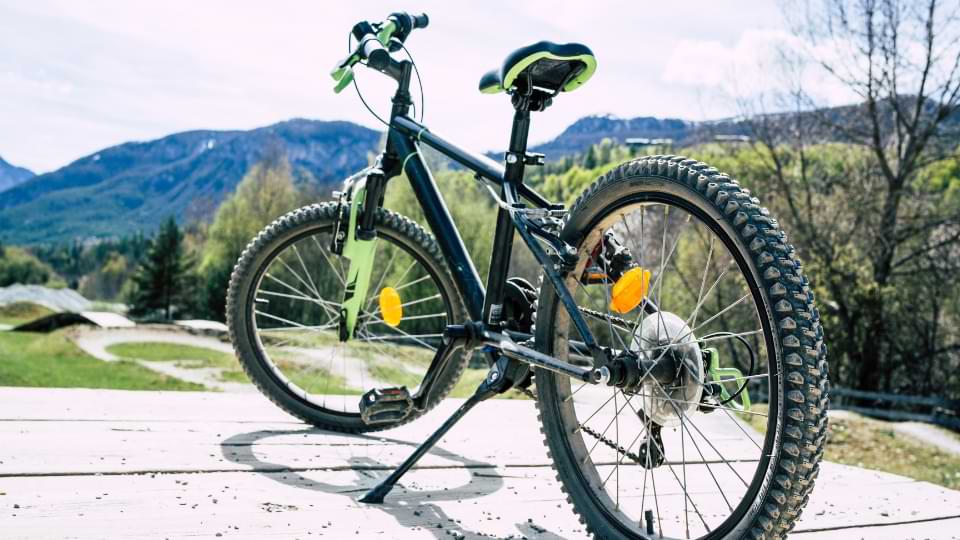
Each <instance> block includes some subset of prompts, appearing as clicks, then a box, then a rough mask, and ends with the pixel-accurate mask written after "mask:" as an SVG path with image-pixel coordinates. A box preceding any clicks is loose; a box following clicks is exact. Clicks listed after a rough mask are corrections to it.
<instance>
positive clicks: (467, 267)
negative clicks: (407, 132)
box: [393, 137, 484, 321]
mask: <svg viewBox="0 0 960 540" xmlns="http://www.w3.org/2000/svg"><path fill="white" fill-rule="evenodd" d="M393 143H394V146H395V150H396V152H397V154H398V155H401V156H404V159H403V164H404V165H403V169H404V172H406V173H407V177H408V178H409V179H410V186H411V187H413V191H414V193H415V194H416V195H417V200H419V201H420V206H421V207H423V213H424V215H425V216H426V217H427V222H428V223H429V224H430V230H432V231H433V235H434V236H435V237H436V238H437V243H438V244H440V250H441V251H443V255H444V256H445V257H446V259H447V263H448V264H449V265H450V270H451V271H452V272H453V279H454V281H456V283H457V287H458V288H459V289H460V293H461V294H462V295H463V300H464V302H466V304H467V311H469V312H470V318H472V319H473V320H475V321H479V320H481V318H482V316H481V312H482V311H483V298H484V290H483V284H482V283H481V281H480V274H478V273H477V268H476V267H475V266H474V265H473V260H472V259H470V255H469V254H468V253H467V248H466V246H465V245H464V244H463V238H461V237H460V233H459V231H457V227H456V225H454V223H453V218H451V217H450V211H449V210H447V205H446V203H444V202H443V198H442V197H441V196H440V191H439V190H438V189H437V183H436V182H434V180H433V176H432V175H431V174H430V170H429V169H427V167H426V165H424V163H423V160H422V159H421V158H420V149H419V148H418V147H417V146H416V145H414V143H413V142H412V141H410V140H409V139H408V138H407V137H395V138H394V141H393Z"/></svg>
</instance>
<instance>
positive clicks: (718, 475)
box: [535, 156, 827, 538]
mask: <svg viewBox="0 0 960 540" xmlns="http://www.w3.org/2000/svg"><path fill="white" fill-rule="evenodd" d="M607 234H612V235H614V236H615V237H616V238H618V239H619V241H620V242H621V243H622V244H624V245H626V247H627V248H628V249H629V250H630V252H631V253H632V256H633V259H634V262H635V263H638V264H639V265H640V266H641V267H642V268H645V269H647V270H650V271H651V272H652V275H653V277H652V279H651V281H650V283H651V287H650V290H649V293H648V297H649V298H650V299H651V300H652V301H653V302H654V304H655V305H656V306H658V307H659V311H658V312H656V313H653V314H647V315H644V314H643V312H642V311H643V310H642V309H640V308H635V309H633V310H632V311H630V312H628V313H626V314H623V313H619V312H616V311H613V310H612V309H611V284H610V280H601V281H600V282H594V284H588V283H589V281H586V282H585V281H584V280H583V279H582V278H581V277H578V276H577V274H578V272H582V269H583V268H591V267H592V268H598V267H599V268H600V270H601V271H602V272H603V273H607V272H609V269H607V268H606V267H605V266H606V265H607V264H608V261H609V258H605V257H604V253H603V251H604V249H605V248H604V240H603V239H604V238H605V235H607ZM563 235H564V238H565V240H566V241H567V242H569V243H571V244H572V245H575V246H577V247H578V249H579V252H580V253H581V266H579V267H578V272H574V273H572V274H571V275H570V276H568V277H567V280H566V283H567V286H568V288H569V290H570V292H571V293H572V294H573V295H574V299H575V300H576V302H577V305H578V306H579V307H580V308H581V312H582V313H584V314H585V315H586V317H587V320H588V323H589V325H590V327H591V333H592V334H593V335H594V337H595V338H596V339H597V340H598V341H599V342H600V344H601V345H602V346H605V347H609V348H611V349H613V350H620V351H624V350H630V351H633V352H634V353H636V354H638V355H649V356H648V358H651V359H655V360H656V362H657V363H658V364H659V363H660V362H663V361H665V360H663V359H664V358H669V357H673V358H680V360H679V361H677V364H676V366H677V367H676V368H672V369H675V373H674V372H673V371H670V372H668V373H667V376H666V377H667V378H668V379H669V378H670V377H673V379H672V382H669V383H668V382H660V381H658V380H657V379H654V378H653V377H648V378H644V380H643V382H642V383H640V384H635V385H634V386H632V387H611V386H600V385H597V386H594V385H589V384H583V383H577V382H572V381H571V380H570V379H569V378H568V377H564V376H560V375H556V374H554V373H551V372H547V371H545V370H538V371H537V372H536V376H535V377H536V388H537V402H538V407H539V410H540V417H541V421H542V423H543V431H544V434H545V439H546V444H547V447H548V448H549V450H550V452H551V455H552V457H553V460H554V464H555V467H556V469H557V473H558V477H559V479H560V481H561V484H562V486H563V488H564V490H565V491H566V492H567V493H568V495H569V498H570V500H571V502H572V503H573V505H574V508H575V510H576V511H577V513H578V514H579V515H580V517H581V520H582V521H583V522H584V523H585V524H586V525H587V527H588V528H589V529H590V530H591V531H592V532H593V533H594V534H595V535H597V536H598V537H601V538H647V537H656V538H660V537H666V538H741V537H747V538H775V537H780V536H783V535H785V534H786V532H788V531H789V530H790V529H791V528H792V527H793V525H794V523H795V521H796V519H797V518H798V517H799V514H800V511H801V509H802V508H803V506H804V505H805V504H806V501H807V496H808V494H809V493H810V490H811V489H812V487H813V480H814V478H815V477H816V475H817V470H818V463H819V461H820V457H821V455H822V452H823V442H824V434H825V429H826V405H827V397H826V392H827V379H826V376H827V366H826V348H825V346H824V345H823V340H822V329H821V327H820V323H819V320H818V314H817V311H816V309H815V308H814V306H813V294H812V293H811V292H810V290H809V287H808V286H807V282H806V279H805V278H804V277H803V274H802V273H801V271H800V263H799V261H798V260H797V258H796V257H795V255H794V250H793V248H792V246H790V245H789V244H787V243H786V235H785V234H783V232H782V231H780V230H779V227H778V224H777V222H776V220H774V219H772V218H771V217H769V215H768V212H767V211H766V209H764V208H761V207H760V206H759V203H758V201H757V200H756V199H755V198H752V197H751V196H750V194H749V192H748V191H747V190H744V189H742V188H741V187H740V186H739V185H738V184H737V183H736V182H735V181H733V180H731V179H730V178H729V177H727V176H725V175H722V174H720V173H719V172H718V171H717V170H716V169H712V168H709V167H708V166H707V165H705V164H703V163H699V162H696V161H694V160H688V159H685V158H682V157H677V156H652V157H648V158H642V159H638V160H635V161H632V162H630V163H627V164H624V165H622V166H620V167H618V168H617V169H615V170H613V171H611V172H610V173H608V174H607V175H606V176H604V177H603V178H601V179H600V180H598V181H597V182H596V183H595V184H594V185H593V186H591V187H590V188H589V189H588V190H587V191H586V192H585V193H584V194H583V195H582V196H581V197H580V199H579V200H578V201H577V203H576V204H575V205H574V207H573V208H572V209H571V213H570V218H569V221H568V223H567V226H566V227H565V229H564V233H563ZM582 275H584V274H583V273H580V276H582ZM539 302H540V303H539V306H538V309H537V328H536V341H537V344H538V347H539V348H540V349H541V350H542V351H543V352H545V353H548V354H552V355H555V356H558V357H560V358H564V357H565V356H569V351H570V341H574V340H576V341H579V340H581V339H582V336H580V335H578V334H577V331H576V329H575V328H574V327H573V325H571V324H570V321H569V317H568V316H567V314H566V312H565V310H564V309H563V306H562V305H561V304H560V303H559V301H558V297H557V295H556V292H555V291H554V290H553V289H552V288H551V287H550V286H549V284H545V285H544V288H543V290H542V291H541V295H540V301H539ZM661 331H662V332H663V335H661V334H660V332H661ZM709 349H713V350H714V351H715V352H713V353H708V352H706V351H708V350H709ZM690 350H694V351H695V352H693V353H691V354H692V356H684V355H686V354H687V353H688V352H689V351H690ZM711 354H715V355H716V357H717V358H719V359H720V360H719V364H720V365H722V366H724V367H727V368H737V369H739V371H740V372H741V374H742V375H741V377H735V378H733V379H722V381H724V382H721V385H723V386H726V388H727V393H726V394H723V397H721V393H720V392H719V390H720V389H719V387H717V386H712V385H710V384H709V380H710V375H709V374H708V370H709V368H710V366H709V365H708V362H707V361H706V359H707V358H711V357H713V356H711ZM694 357H695V358H696V360H697V361H696V362H693V361H692V360H691V358H694ZM701 359H702V360H704V362H703V364H700V360H701ZM693 363H696V364H697V365H696V366H694V365H692V364H693ZM703 383H707V384H706V385H705V384H703ZM740 386H743V389H742V390H743V391H742V392H740V393H739V394H738V393H737V390H738V389H740V388H739V387H740ZM745 395H748V396H752V397H753V401H754V404H753V406H752V407H749V408H747V407H746V405H747V402H746V400H745V399H744V396H745ZM728 398H729V399H728ZM757 402H760V403H757ZM661 457H662V458H663V459H662V460H661ZM661 461H662V463H661Z"/></svg>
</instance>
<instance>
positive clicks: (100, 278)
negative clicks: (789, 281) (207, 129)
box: [80, 252, 133, 300]
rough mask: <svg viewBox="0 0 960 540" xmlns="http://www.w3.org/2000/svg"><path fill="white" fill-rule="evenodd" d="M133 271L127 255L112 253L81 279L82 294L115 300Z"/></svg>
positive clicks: (88, 296) (94, 297)
mask: <svg viewBox="0 0 960 540" xmlns="http://www.w3.org/2000/svg"><path fill="white" fill-rule="evenodd" d="M132 272H133V270H132V268H131V265H130V263H129V262H128V261H127V258H126V257H124V256H123V255H121V254H119V253H116V252H113V253H110V255H109V256H108V258H107V260H106V261H105V262H104V263H103V266H101V267H100V268H98V269H97V270H96V271H94V272H92V273H90V274H87V275H85V276H84V277H83V278H82V279H81V280H80V294H82V295H83V296H85V297H87V298H92V299H100V300H115V299H117V298H119V297H120V295H121V291H122V290H123V286H124V284H125V283H126V282H127V280H128V279H129V278H130V277H131V274H132Z"/></svg>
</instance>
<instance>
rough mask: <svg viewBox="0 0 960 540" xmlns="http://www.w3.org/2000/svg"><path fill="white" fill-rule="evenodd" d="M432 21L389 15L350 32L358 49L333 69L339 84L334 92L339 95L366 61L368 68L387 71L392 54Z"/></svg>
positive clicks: (424, 17) (402, 14) (334, 78)
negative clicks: (355, 67) (354, 72)
mask: <svg viewBox="0 0 960 540" xmlns="http://www.w3.org/2000/svg"><path fill="white" fill-rule="evenodd" d="M428 24H430V18H429V17H427V14H426V13H421V14H420V15H410V14H409V13H405V12H397V13H392V14H390V16H389V17H387V19H386V20H384V21H383V22H379V23H372V24H371V23H369V22H367V21H363V22H359V23H357V24H356V25H354V27H353V30H351V33H352V34H353V37H354V38H355V39H356V40H357V46H356V47H355V48H354V50H353V52H352V53H350V56H348V57H346V58H344V59H343V60H341V61H340V62H338V63H337V65H336V66H335V67H334V68H333V71H331V72H330V76H331V77H333V80H334V81H336V84H335V85H334V88H333V91H334V92H336V93H338V94H339V93H340V91H341V90H343V89H344V88H346V87H347V85H349V84H350V82H351V81H352V80H353V66H354V65H356V64H357V63H360V62H362V61H364V60H366V63H367V65H368V66H370V67H372V68H374V69H376V70H377V71H384V70H385V69H387V68H388V67H389V66H390V63H391V62H392V58H391V57H390V53H391V52H396V51H398V50H400V49H401V47H402V45H403V43H404V41H406V39H407V38H408V37H409V36H410V33H411V32H412V31H413V30H414V29H418V28H426V27H427V25H428Z"/></svg>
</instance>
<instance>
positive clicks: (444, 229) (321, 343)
mask: <svg viewBox="0 0 960 540" xmlns="http://www.w3.org/2000/svg"><path fill="white" fill-rule="evenodd" d="M427 23H428V19H427V16H426V15H419V16H411V15H408V14H405V13H394V14H392V15H391V16H390V17H389V18H387V19H386V20H385V21H383V22H380V23H370V22H361V23H358V24H357V25H356V26H355V27H354V28H353V29H352V32H351V33H352V36H353V38H355V39H356V42H357V43H356V46H355V47H353V48H352V49H351V53H350V55H349V56H348V57H347V58H345V59H344V60H343V61H341V62H340V63H338V64H337V67H336V69H335V70H334V71H333V73H332V75H333V78H334V80H335V83H336V85H335V91H337V92H339V91H341V90H342V89H344V88H345V87H346V86H347V85H348V84H350V82H351V81H352V80H353V69H354V68H355V67H356V66H358V65H363V66H366V67H368V68H372V69H373V70H375V71H378V72H380V73H382V74H385V75H387V76H389V77H390V78H392V79H394V80H395V81H396V82H397V90H396V93H395V95H394V96H393V107H392V112H391V115H390V119H389V122H387V123H388V125H389V130H388V135H387V140H386V145H385V149H384V150H383V152H382V153H381V154H380V155H379V157H377V159H376V161H375V163H374V165H372V166H371V167H369V168H367V169H365V170H363V171H360V172H359V173H357V174H356V175H354V176H352V177H350V178H348V179H347V180H346V181H345V182H344V188H343V190H342V191H341V192H339V193H336V192H335V200H334V201H332V202H326V203H322V204H315V205H311V206H306V207H304V208H300V209H298V210H296V211H294V212H291V213H289V214H287V215H285V216H283V217H281V218H279V219H277V220H276V221H275V222H274V223H272V224H271V225H269V226H268V227H267V228H266V229H264V230H263V231H262V232H261V233H260V234H259V235H258V236H257V237H256V238H255V239H254V240H253V241H252V242H251V243H250V245H249V246H248V247H247V249H246V250H245V251H244V253H243V255H242V256H241V257H240V259H239V261H238V263H237V266H236V267H235V269H234V272H233V275H232V279H231V282H230V287H229V291H228V311H227V315H228V324H229V327H230V337H231V340H232V341H233V344H234V347H235V349H236V352H237V355H238V357H239V359H240V362H241V364H242V365H243V368H244V369H245V371H246V373H247V374H248V375H249V376H250V379H251V380H252V381H253V382H254V383H255V384H256V385H257V386H258V388H259V389H260V390H261V391H262V392H263V393H264V394H266V395H267V397H269V398H270V399H271V400H273V401H274V402H275V403H276V404H277V405H279V406H280V407H281V408H283V409H284V410H286V411H287V412H289V413H291V414H293V415H294V416H297V417H299V418H301V419H303V420H304V421H306V422H309V423H311V424H313V425H315V426H317V427H320V428H324V429H328V430H336V431H342V432H350V433H359V432H368V431H376V430H381V429H386V428H391V427H395V426H398V425H400V424H403V423H406V422H410V421H412V420H414V419H416V418H418V417H419V416H421V415H422V414H423V413H424V412H426V411H427V410H429V409H430V408H431V407H433V406H434V405H436V404H437V403H438V402H440V401H441V400H442V399H444V398H445V397H446V396H447V394H448V393H449V392H450V391H451V388H453V387H454V385H455V384H456V382H457V380H458V379H459V378H460V376H461V375H462V373H464V370H465V368H466V366H467V363H468V361H469V357H470V355H471V354H473V353H477V354H479V355H481V356H482V357H483V358H485V360H486V363H487V369H488V371H487V373H486V375H485V376H484V377H483V379H482V382H481V383H479V386H478V387H477V388H476V390H475V392H474V393H473V394H472V396H471V397H469V399H467V400H466V401H465V402H464V403H463V404H462V405H461V406H460V407H459V408H458V409H457V410H456V412H455V413H454V414H453V415H452V416H451V417H450V418H449V419H447V420H446V421H445V422H444V424H443V425H442V426H441V427H440V428H439V429H438V430H437V431H436V432H435V433H434V434H433V435H432V436H431V437H430V438H429V439H427V440H426V441H424V443H423V444H422V445H420V446H419V447H418V448H417V450H416V451H415V452H414V453H413V454H412V455H411V456H410V457H409V458H408V459H407V460H406V461H405V462H404V463H403V464H402V465H400V466H399V467H398V468H397V469H396V470H395V471H394V472H393V473H392V474H391V475H390V476H389V477H387V478H386V479H385V480H383V481H382V482H381V483H380V484H379V485H378V486H376V487H375V488H373V489H372V490H370V491H369V492H368V493H367V494H366V495H365V496H364V497H363V498H361V501H362V502H366V503H379V502H382V501H383V499H384V497H385V496H386V495H387V494H388V493H389V491H390V490H391V488H392V487H393V486H394V485H395V483H396V482H397V481H398V480H399V479H400V477H401V476H402V475H403V474H404V473H406V472H407V471H408V470H409V469H410V467H412V466H413V464H414V463H416V461H417V460H418V459H419V458H420V457H421V456H423V455H424V454H425V453H426V452H427V451H428V450H429V449H430V448H431V447H432V446H433V445H434V444H435V443H436V442H437V441H438V440H439V439H440V437H442V436H443V435H444V434H445V433H446V432H447V431H448V430H449V429H450V428H452V427H453V425H454V424H456V422H457V421H458V420H459V419H460V418H462V417H463V415H465V414H467V412H468V411H469V410H470V409H471V408H473V407H474V406H475V405H477V404H478V403H480V402H482V401H484V400H486V399H489V398H491V397H493V396H495V395H498V394H501V393H503V392H506V391H507V390H510V389H523V390H525V391H526V392H527V393H529V394H530V395H531V396H532V397H533V398H534V399H535V402H536V405H537V407H538V410H539V418H540V421H541V423H542V432H543V434H544V439H545V444H546V446H547V448H548V450H549V451H550V455H551V457H552V459H553V462H554V463H553V465H554V467H555V469H556V471H557V475H558V478H559V480H560V484H561V487H562V488H563V489H564V491H565V492H566V493H567V494H568V496H569V500H570V502H571V503H572V504H573V507H574V509H575V511H576V512H577V513H578V514H579V516H580V518H581V520H582V521H583V522H584V523H585V524H586V526H587V528H588V530H589V531H591V532H592V533H593V534H595V535H597V536H599V537H611V538H652V537H657V538H660V537H686V538H690V537H691V535H694V536H696V537H701V536H702V537H705V538H729V537H749V538H774V537H781V536H784V535H786V533H788V532H789V531H790V530H791V529H792V528H793V526H794V524H795V523H796V520H797V518H798V517H799V515H800V512H801V510H802V508H803V506H804V505H805V504H806V502H807V499H808V496H809V493H810V491H811V490H812V488H813V484H814V479H815V478H816V476H817V472H818V464H819V461H820V459H821V456H822V454H823V445H824V437H825V430H826V408H827V401H828V397H827V390H828V382H827V363H826V346H825V345H824V344H823V330H822V328H821V325H820V323H819V314H818V312H817V309H816V307H814V295H813V292H812V291H811V290H810V287H809V283H808V281H807V278H806V277H805V276H804V275H803V272H802V270H801V264H800V261H799V259H798V257H797V256H796V253H795V250H794V248H793V247H792V246H791V245H790V244H789V243H788V242H787V238H786V235H785V233H784V232H783V231H782V230H781V228H780V226H779V224H778V222H777V221H776V220H775V219H774V218H773V217H771V216H770V215H769V212H768V211H767V210H766V209H765V208H763V207H762V206H760V202H759V200H758V199H757V198H756V197H754V196H752V195H751V193H750V192H749V191H748V190H747V189H744V188H743V187H742V186H741V185H740V184H739V182H737V181H736V180H734V179H732V178H730V177H729V176H727V175H725V174H723V173H721V172H719V171H718V170H717V169H714V168H711V167H709V166H708V165H706V164H704V163H701V162H699V161H696V160H693V159H687V158H684V157H682V156H672V155H653V156H646V157H642V158H637V159H633V160H631V161H629V162H627V163H624V164H622V165H620V166H618V167H615V168H613V169H612V170H611V171H610V172H608V173H607V174H605V175H603V176H602V177H601V178H599V179H598V180H597V181H596V182H595V183H594V184H593V185H591V186H590V187H589V188H587V189H586V190H585V191H584V192H583V193H582V194H581V195H580V197H579V198H578V199H577V200H576V202H575V203H574V204H573V205H572V206H571V207H570V208H566V207H565V206H564V205H561V204H555V203H553V202H551V201H549V200H548V199H547V198H546V197H544V196H543V195H541V194H540V193H539V192H537V191H536V190H535V189H533V188H531V187H530V186H528V185H527V184H525V183H524V173H525V170H526V168H527V167H535V166H540V165H542V164H543V160H544V157H543V156H542V155H538V154H534V153H531V152H528V151H527V134H528V129H529V125H530V118H531V113H532V112H540V111H543V110H545V109H547V108H548V107H549V106H551V104H552V103H553V100H554V99H556V98H557V97H558V96H559V95H560V94H562V93H564V92H570V91H573V90H576V89H577V88H578V87H579V86H581V85H583V84H584V83H585V82H587V80H588V79H590V78H591V76H592V75H593V73H594V70H595V68H596V60H595V58H594V56H593V54H592V52H591V51H590V49H589V48H588V47H586V46H584V45H581V44H575V43H573V44H563V45H558V44H555V43H551V42H546V41H542V42H539V43H535V44H533V45H530V46H527V47H523V48H521V49H518V50H517V51H515V52H513V53H512V54H510V55H509V56H508V57H507V59H506V60H505V61H504V63H503V65H502V67H501V68H500V69H498V70H493V71H490V72H488V73H487V74H485V75H484V76H483V77H482V79H481V82H480V90H481V91H482V92H483V93H487V94H499V93H504V94H507V95H509V96H510V100H511V103H512V105H513V108H514V111H515V112H514V118H513V125H512V130H511V135H510V141H509V146H508V150H507V152H506V153H505V156H504V164H503V165H501V164H499V163H496V162H494V161H492V160H490V159H487V158H485V157H483V156H480V155H476V154H473V153H470V152H467V151H465V150H461V149H460V148H458V147H456V146H455V145H453V144H452V143H450V142H447V141H446V140H444V139H443V138H441V137H440V136H438V135H436V134H434V133H433V132H432V131H430V130H429V129H428V128H427V127H426V126H424V125H422V124H421V123H419V122H417V121H415V120H414V119H413V118H412V117H411V115H410V109H411V107H412V106H413V102H412V98H411V94H410V85H411V77H412V75H413V74H414V73H415V64H414V63H413V59H412V57H410V58H409V60H407V59H401V60H397V59H395V58H394V53H396V52H398V51H400V50H401V49H403V50H406V48H405V46H404V42H405V41H406V39H407V38H408V37H409V36H410V34H411V33H412V32H413V30H415V29H420V28H425V27H426V26H427ZM408 54H409V53H408ZM417 77H418V80H419V75H418V74H417ZM358 94H359V90H358ZM421 95H422V87H421ZM361 98H362V96H361ZM364 103H365V102H364ZM421 110H422V105H421ZM371 112H372V111H371ZM420 145H426V146H428V147H430V148H433V149H434V150H436V151H438V152H439V153H440V154H443V155H444V156H446V157H448V158H450V159H451V160H453V161H454V162H456V163H458V164H459V165H460V166H462V167H463V168H465V169H467V170H469V171H472V172H473V173H474V174H475V176H476V179H477V180H478V181H479V182H480V183H481V184H483V185H484V186H485V187H486V188H487V189H488V191H489V192H490V194H491V197H492V199H493V201H494V202H495V204H496V212H497V217H496V226H495V231H494V237H493V246H494V249H493V253H492V254H491V259H490V270H489V274H488V277H487V279H486V284H485V286H484V284H483V282H482V281H481V278H480V276H479V274H478V272H477V270H476V268H475V266H474V263H473V261H472V260H471V258H470V256H469V254H468V251H467V249H466V247H465V245H464V242H463V240H462V238H461V235H460V233H459V231H458V229H457V227H456V226H455V224H454V222H453V220H452V218H451V215H450V212H449V211H448V209H447V207H446V205H445V203H444V200H443V198H442V197H441V195H440V193H439V191H438V187H437V185H436V183H435V181H434V179H433V177H432V176H431V173H430V171H429V169H428V168H427V165H426V164H425V163H424V160H423V157H422V155H421V153H420ZM401 173H405V174H406V176H407V178H408V179H409V181H410V185H411V187H412V189H413V192H414V194H415V196H416V199H417V201H418V203H419V205H420V207H421V208H422V210H423V215H424V218H425V220H426V222H427V224H428V225H429V228H430V230H431V231H432V233H433V234H430V233H428V232H427V231H426V230H424V229H423V228H422V227H421V226H420V225H418V224H417V223H415V222H413V221H412V220H410V219H408V218H406V217H404V216H401V215H399V214H396V213H394V212H391V211H389V210H387V209H384V208H383V204H384V193H385V187H386V185H387V182H388V180H390V179H392V178H395V177H397V176H399V175H401ZM515 232H516V234H518V235H519V237H520V238H521V239H522V241H523V243H524V244H525V245H526V246H527V247H528V248H529V250H530V252H531V253H532V255H533V257H534V259H535V260H536V261H537V263H538V266H539V268H540V272H541V275H542V282H541V283H540V285H539V286H537V287H535V286H533V285H531V284H530V283H529V282H528V281H526V280H523V279H520V278H517V277H516V276H513V277H511V276H509V264H510V261H511V256H512V253H511V250H512V246H513V239H514V233H515ZM336 359H339V362H340V363H338V364H337V365H334V360H336ZM721 364H722V365H723V366H724V367H721ZM531 385H532V386H531ZM410 388H414V390H410ZM530 388H533V389H534V390H532V391H531V390H530ZM751 395H753V399H751V397H750V396H751ZM358 397H359V399H358ZM758 398H759V401H761V402H765V403H759V404H758V403H757V402H758ZM354 403H356V404H355V405H354ZM627 407H629V409H627ZM503 421H504V422H506V421H508V419H503ZM628 441H629V442H628ZM678 450H679V451H678ZM658 483H659V484H660V489H659V490H658V488H657V484H658ZM648 484H649V485H648ZM665 490H666V491H665Z"/></svg>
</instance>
